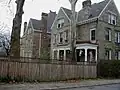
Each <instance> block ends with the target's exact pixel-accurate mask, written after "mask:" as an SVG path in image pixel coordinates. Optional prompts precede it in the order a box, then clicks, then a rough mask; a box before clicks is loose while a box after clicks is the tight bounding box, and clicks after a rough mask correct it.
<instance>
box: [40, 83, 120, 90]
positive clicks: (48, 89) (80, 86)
mask: <svg viewBox="0 0 120 90" xmlns="http://www.w3.org/2000/svg"><path fill="white" fill-rule="evenodd" d="M115 84H120V82H117V83H106V84H95V85H79V86H73V87H72V86H70V87H69V86H68V87H58V88H57V87H53V88H47V89H42V90H64V89H73V88H86V87H94V86H104V85H115Z"/></svg>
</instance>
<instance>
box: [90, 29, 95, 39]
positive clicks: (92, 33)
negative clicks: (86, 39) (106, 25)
mask: <svg viewBox="0 0 120 90" xmlns="http://www.w3.org/2000/svg"><path fill="white" fill-rule="evenodd" d="M90 40H95V29H90Z"/></svg>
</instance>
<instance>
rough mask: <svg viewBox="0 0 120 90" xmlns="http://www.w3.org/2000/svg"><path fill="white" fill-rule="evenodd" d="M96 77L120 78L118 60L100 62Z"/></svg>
mask: <svg viewBox="0 0 120 90" xmlns="http://www.w3.org/2000/svg"><path fill="white" fill-rule="evenodd" d="M97 71H98V77H104V78H120V61H119V60H101V61H100V62H99V63H98V67H97Z"/></svg>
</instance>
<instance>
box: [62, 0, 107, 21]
mask: <svg viewBox="0 0 120 90" xmlns="http://www.w3.org/2000/svg"><path fill="white" fill-rule="evenodd" d="M108 2H109V0H104V1H102V2H99V3H94V4H92V5H91V7H90V8H87V9H86V8H83V9H81V10H80V11H79V12H78V18H77V22H80V21H84V20H87V19H90V18H94V17H97V16H99V15H100V13H101V12H102V10H103V9H104V7H105V6H106V5H107V3H108ZM62 8H63V7H62ZM63 10H64V11H65V13H66V14H67V15H68V17H69V18H70V17H71V14H72V13H71V10H69V9H66V8H63Z"/></svg>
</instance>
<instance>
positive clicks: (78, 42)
mask: <svg viewBox="0 0 120 90" xmlns="http://www.w3.org/2000/svg"><path fill="white" fill-rule="evenodd" d="M76 44H93V45H98V44H97V41H95V42H94V41H93V42H92V41H79V40H77V41H76Z"/></svg>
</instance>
